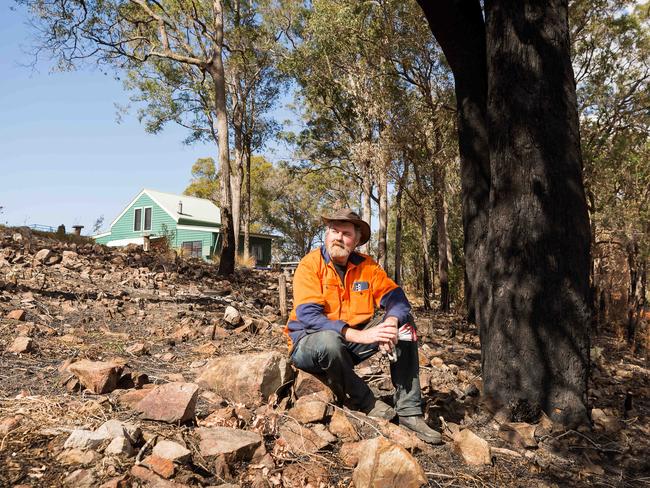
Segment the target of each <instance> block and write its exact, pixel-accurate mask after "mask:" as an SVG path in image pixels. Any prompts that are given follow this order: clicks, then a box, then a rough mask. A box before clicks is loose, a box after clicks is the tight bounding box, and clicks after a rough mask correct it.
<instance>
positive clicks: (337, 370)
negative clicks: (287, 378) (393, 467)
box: [285, 209, 442, 444]
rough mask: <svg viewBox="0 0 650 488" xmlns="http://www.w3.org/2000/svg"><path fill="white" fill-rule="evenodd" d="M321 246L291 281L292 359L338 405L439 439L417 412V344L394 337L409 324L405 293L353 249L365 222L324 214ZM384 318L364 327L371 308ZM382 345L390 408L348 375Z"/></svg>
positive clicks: (365, 232)
mask: <svg viewBox="0 0 650 488" xmlns="http://www.w3.org/2000/svg"><path fill="white" fill-rule="evenodd" d="M322 219H323V222H324V223H325V225H326V231H325V245H324V246H322V247H321V248H320V249H316V250H314V251H311V252H310V253H309V254H307V255H306V256H305V257H304V258H303V259H302V260H301V261H300V264H299V265H298V268H297V269H296V273H295V276H294V280H293V294H294V300H293V303H294V306H293V310H292V311H291V315H290V316H289V321H288V323H287V326H286V327H285V333H286V334H287V336H288V340H289V352H290V354H291V360H292V362H293V364H294V365H295V366H296V367H297V368H299V369H302V370H303V371H306V372H308V373H314V374H324V375H325V377H326V379H327V383H328V385H329V386H330V388H331V389H332V391H333V392H334V394H335V395H336V397H337V400H338V401H339V402H341V403H344V404H346V405H348V406H349V407H350V408H352V409H355V410H359V411H361V412H364V413H366V414H367V415H368V416H370V417H378V418H383V419H386V420H391V419H392V418H394V417H395V415H396V414H397V415H399V424H400V425H402V426H404V427H407V428H408V429H410V430H412V431H413V432H415V433H416V434H417V435H418V437H419V438H420V439H422V440H424V441H426V442H429V443H431V444H440V443H441V442H442V439H441V436H440V434H439V433H438V432H436V431H435V430H433V429H431V428H430V427H429V426H428V425H427V423H426V422H425V421H424V418H423V416H422V405H421V402H422V397H421V392H420V380H419V363H418V348H417V342H414V341H398V340H397V331H398V328H399V327H401V326H402V325H404V324H406V323H409V322H411V324H412V320H411V318H410V315H409V312H410V311H411V305H410V304H409V302H408V300H407V299H406V295H405V294H404V291H403V290H402V289H401V288H400V287H399V286H397V284H396V283H395V282H394V281H393V280H391V279H390V278H389V277H388V276H387V275H386V272H385V271H384V270H383V269H382V268H381V267H380V266H379V265H378V264H377V263H376V262H375V261H373V260H372V259H371V258H370V257H369V256H366V255H364V254H360V253H357V252H356V251H355V249H356V247H357V246H359V245H361V244H365V243H366V242H368V239H369V238H370V226H369V225H368V223H367V222H365V221H363V220H361V218H360V217H359V215H357V214H356V213H355V212H353V211H352V210H349V209H342V210H339V211H337V212H336V213H334V214H333V215H330V216H323V217H322ZM377 308H381V309H383V310H385V316H384V318H383V321H382V322H381V323H380V324H378V325H376V326H374V327H367V326H368V323H369V322H370V320H371V319H372V317H373V315H374V313H375V309H377ZM379 350H381V351H382V352H384V353H396V356H397V360H396V361H395V362H392V363H391V365H390V375H391V379H392V382H393V386H394V387H395V409H393V408H391V407H390V406H389V405H387V404H386V403H384V402H382V401H381V400H378V399H375V397H374V395H373V394H372V392H371V390H370V388H369V387H368V385H366V383H365V382H364V381H363V380H362V379H361V378H359V376H357V374H356V373H355V372H354V365H356V364H359V363H360V362H361V361H364V360H365V359H368V358H369V357H370V356H372V355H373V354H375V353H376V352H377V351H379Z"/></svg>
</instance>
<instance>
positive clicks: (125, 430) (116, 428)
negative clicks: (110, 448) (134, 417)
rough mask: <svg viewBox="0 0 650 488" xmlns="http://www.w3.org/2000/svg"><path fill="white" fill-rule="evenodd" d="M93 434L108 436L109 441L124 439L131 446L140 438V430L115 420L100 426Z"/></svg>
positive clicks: (133, 425) (135, 426)
mask: <svg viewBox="0 0 650 488" xmlns="http://www.w3.org/2000/svg"><path fill="white" fill-rule="evenodd" d="M95 432H99V433H102V434H106V435H108V436H109V437H110V438H111V439H115V438H117V437H125V438H126V439H128V440H129V441H131V443H132V444H136V443H137V442H138V441H139V440H140V438H141V437H142V430H140V427H138V426H137V425H135V424H131V423H128V422H120V421H119V420H117V419H111V420H107V421H106V422H104V423H103V424H102V425H100V426H99V427H98V428H97V430H95Z"/></svg>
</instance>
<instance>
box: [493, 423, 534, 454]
mask: <svg viewBox="0 0 650 488" xmlns="http://www.w3.org/2000/svg"><path fill="white" fill-rule="evenodd" d="M535 428H536V426H535V425H531V424H527V423H525V422H508V423H505V424H503V425H501V427H500V428H499V437H501V439H503V440H505V441H507V442H510V443H511V444H514V445H516V446H518V447H523V448H524V449H532V448H535V447H537V441H536V440H535Z"/></svg>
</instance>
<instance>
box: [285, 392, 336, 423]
mask: <svg viewBox="0 0 650 488" xmlns="http://www.w3.org/2000/svg"><path fill="white" fill-rule="evenodd" d="M317 395H318V394H317V393H315V394H312V395H311V396H303V397H300V398H298V400H297V401H296V403H295V404H294V406H293V408H291V409H290V410H289V411H288V412H287V415H288V416H289V417H291V418H293V419H295V420H297V421H298V422H300V423H301V424H308V423H311V422H320V421H321V420H323V418H324V417H325V413H326V412H327V404H326V403H324V402H323V401H322V400H320V399H319V398H318V396H317Z"/></svg>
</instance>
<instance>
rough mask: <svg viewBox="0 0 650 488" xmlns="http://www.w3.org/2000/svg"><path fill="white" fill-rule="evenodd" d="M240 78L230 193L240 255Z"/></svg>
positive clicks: (241, 130)
mask: <svg viewBox="0 0 650 488" xmlns="http://www.w3.org/2000/svg"><path fill="white" fill-rule="evenodd" d="M239 91H240V87H239V78H238V77H235V92H237V93H236V94H235V97H236V99H237V100H236V103H235V108H234V110H233V117H232V121H233V124H232V125H233V136H234V138H235V164H234V167H233V168H232V171H231V173H230V191H231V193H232V220H233V233H234V234H235V249H236V252H237V253H239V235H240V229H241V189H242V183H243V179H244V136H243V130H244V120H243V117H244V114H243V110H244V108H243V105H244V101H243V100H242V97H241V93H239Z"/></svg>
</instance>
